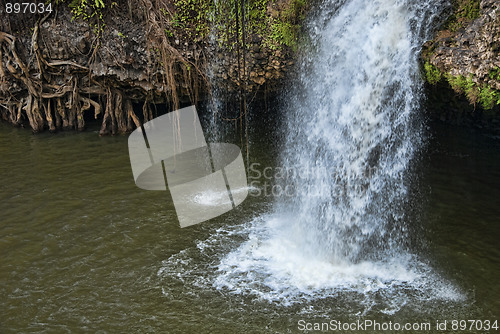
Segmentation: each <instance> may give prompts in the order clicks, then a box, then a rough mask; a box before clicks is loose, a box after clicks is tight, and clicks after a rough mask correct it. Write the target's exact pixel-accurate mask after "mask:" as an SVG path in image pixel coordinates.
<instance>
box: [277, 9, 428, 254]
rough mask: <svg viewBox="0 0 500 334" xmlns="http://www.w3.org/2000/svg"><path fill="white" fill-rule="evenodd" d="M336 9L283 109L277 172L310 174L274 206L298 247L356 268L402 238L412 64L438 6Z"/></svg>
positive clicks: (322, 20) (411, 137)
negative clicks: (285, 119) (285, 215)
mask: <svg viewBox="0 0 500 334" xmlns="http://www.w3.org/2000/svg"><path fill="white" fill-rule="evenodd" d="M336 4H337V2H336V1H328V2H326V3H325V4H324V8H323V10H322V12H321V14H319V15H318V17H316V18H315V20H314V23H313V24H312V26H311V27H310V31H311V40H312V41H313V43H314V44H313V47H314V49H316V50H317V52H316V53H315V54H313V55H310V56H309V57H308V58H306V59H304V61H303V63H302V67H301V76H300V82H301V85H300V86H299V87H300V88H299V89H300V90H296V91H295V92H294V96H292V97H291V98H290V103H289V110H290V112H291V115H290V117H289V126H288V129H287V134H288V141H287V145H286V149H285V154H284V157H283V160H284V161H283V165H284V166H286V168H287V169H291V170H298V171H304V170H307V171H309V173H308V175H307V177H304V176H303V175H301V177H299V178H297V179H295V180H292V181H293V183H294V185H293V186H294V189H295V190H296V191H295V193H296V194H297V196H295V197H294V198H292V199H291V200H288V199H286V201H281V202H279V205H280V206H281V209H282V210H283V211H286V212H293V216H294V217H296V218H294V219H293V221H290V229H292V230H293V233H292V234H291V235H292V236H294V235H295V236H300V240H298V242H300V243H301V245H302V246H301V247H303V248H306V249H308V250H309V251H311V252H312V253H314V255H315V256H320V257H323V258H325V259H327V260H330V261H333V262H335V263H341V262H345V263H356V262H359V261H362V260H374V259H380V258H382V257H386V256H388V255H390V254H388V253H394V252H398V249H399V248H401V247H402V245H403V244H404V241H405V240H406V239H407V238H408V235H406V233H407V227H406V225H405V224H406V223H405V218H406V217H405V211H406V210H407V205H408V204H409V203H408V201H407V199H408V182H409V181H410V178H411V175H409V174H408V169H409V165H410V164H411V162H412V158H413V156H414V155H415V151H416V150H418V148H419V146H420V141H421V140H420V138H421V129H422V126H421V125H420V123H421V122H419V121H420V120H419V118H418V114H419V110H418V109H419V102H420V80H419V73H418V60H417V56H418V49H419V47H420V45H422V44H423V42H424V41H425V40H424V39H423V38H425V36H427V35H428V30H429V28H430V27H431V25H430V24H429V18H431V17H432V16H433V13H435V12H436V9H435V8H434V7H435V6H436V2H435V1H398V0H387V1H362V0H353V1H348V2H346V3H345V4H344V5H343V6H341V7H340V9H339V10H338V11H337V12H336V13H335V14H331V12H330V11H329V10H327V9H328V8H331V7H335V5H336ZM300 174H303V173H296V175H300ZM283 202H284V203H283ZM283 204H284V205H283Z"/></svg>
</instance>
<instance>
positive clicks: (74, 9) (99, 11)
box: [55, 0, 118, 35]
mask: <svg viewBox="0 0 500 334" xmlns="http://www.w3.org/2000/svg"><path fill="white" fill-rule="evenodd" d="M64 2H65V0H55V3H56V4H59V3H64ZM117 5H118V4H117V3H116V2H115V1H113V2H109V1H106V0H70V1H69V3H68V7H69V8H71V13H72V14H73V17H72V20H77V19H81V20H85V21H89V24H90V25H91V27H93V29H94V33H95V34H96V35H100V34H101V33H102V32H103V30H104V27H105V26H106V24H105V23H104V10H105V9H106V8H113V7H115V6H117ZM91 21H92V22H91Z"/></svg>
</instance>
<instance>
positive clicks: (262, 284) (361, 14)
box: [160, 0, 465, 314]
mask: <svg viewBox="0 0 500 334" xmlns="http://www.w3.org/2000/svg"><path fill="white" fill-rule="evenodd" d="M439 7H440V4H439V3H438V2H436V1H431V0H424V1H416V0H379V1H363V0H350V1H343V2H342V1H335V0H327V1H325V2H324V3H323V4H322V6H321V8H320V9H319V10H318V14H317V15H316V16H314V19H313V20H311V23H310V24H309V28H308V31H309V40H310V43H311V45H310V49H311V51H310V52H309V53H308V55H307V56H305V57H304V59H303V61H302V63H301V65H300V73H301V74H300V78H299V82H298V83H296V87H298V88H296V89H294V90H293V91H292V92H291V93H290V94H289V95H288V97H289V102H288V106H287V119H288V121H287V123H288V126H287V129H286V134H287V135H286V136H287V139H286V141H285V143H286V145H285V147H284V149H283V154H282V157H281V163H282V167H283V168H285V169H286V170H288V171H291V172H292V173H291V175H293V177H292V178H287V179H286V180H284V181H283V182H284V184H283V186H285V187H291V189H293V191H292V192H290V193H293V195H290V196H287V195H286V194H284V195H283V196H280V197H278V198H276V199H275V203H273V205H272V208H271V209H270V210H269V211H270V212H268V213H265V214H261V215H258V216H257V217H255V218H254V219H253V220H252V221H251V222H249V223H246V224H243V225H242V224H239V225H237V226H235V227H228V228H223V229H219V230H218V231H217V232H215V233H214V235H213V236H212V237H211V238H209V239H208V240H205V241H202V242H200V243H199V244H198V249H199V250H200V251H201V252H204V251H207V250H209V251H207V252H213V250H214V249H216V248H217V247H218V245H220V243H221V239H224V238H227V236H228V235H235V234H236V235H240V236H243V237H244V238H246V241H244V242H242V243H240V244H239V245H237V246H235V247H234V248H233V249H232V250H230V251H228V252H225V254H221V255H220V257H221V259H220V261H218V263H217V264H216V265H215V266H214V268H213V269H214V270H215V272H216V274H215V276H213V277H211V278H210V279H208V280H205V281H204V283H203V284H210V285H211V286H212V287H215V288H217V289H219V290H221V291H229V292H231V293H235V294H243V295H252V296H256V297H257V298H259V299H263V300H268V301H278V302H281V303H283V304H285V305H290V304H293V303H296V302H298V301H303V300H311V299H318V298H325V297H328V296H334V295H338V294H339V293H342V292H347V293H348V294H349V293H350V294H351V297H353V298H354V299H359V300H360V301H361V302H362V303H363V304H364V305H365V310H367V309H370V308H371V307H373V305H375V304H380V305H382V306H380V309H381V311H382V312H384V313H389V314H390V313H393V312H396V311H397V310H399V309H400V308H401V307H402V306H403V305H405V304H408V303H411V302H412V301H423V300H443V301H451V300H454V301H459V300H462V299H463V298H465V297H464V296H463V294H462V293H461V292H460V291H459V290H458V289H456V288H455V287H454V286H453V284H451V283H449V282H446V280H444V279H442V278H441V277H440V276H439V275H438V274H437V273H435V272H434V270H433V269H432V268H431V266H430V265H428V264H426V262H425V261H424V260H422V259H420V258H419V257H418V256H416V255H415V254H414V253H412V251H411V247H409V246H408V245H409V242H408V240H411V238H412V237H414V236H412V235H411V231H412V229H411V226H410V225H411V224H418V223H419V222H418V221H415V220H414V219H412V217H411V215H409V214H408V212H410V211H411V210H410V208H411V206H412V205H414V203H412V201H411V199H410V198H411V196H410V190H411V187H410V186H411V184H412V182H413V181H414V177H413V176H412V173H411V171H410V169H411V164H412V162H413V160H414V158H415V154H416V152H418V150H419V148H420V147H421V145H422V144H421V142H422V140H421V137H422V131H423V127H422V126H421V125H420V123H421V122H420V121H419V117H418V114H419V108H420V105H419V103H420V100H421V79H420V77H419V70H418V52H419V49H420V46H421V45H422V44H423V42H424V41H425V40H426V39H427V38H428V36H429V34H430V32H431V29H432V25H433V23H434V22H435V20H436V18H437V16H438V14H439V13H438V8H439ZM282 131H283V130H282ZM304 171H307V172H304ZM183 261H184V262H186V258H184V257H183V254H179V255H178V256H173V257H172V258H170V259H169V260H168V261H165V263H164V265H165V266H164V268H163V269H162V270H160V274H161V272H162V271H165V272H171V271H175V270H179V267H178V265H179V263H181V262H183ZM186 268H187V267H185V268H184V270H187V271H188V272H189V270H188V269H186Z"/></svg>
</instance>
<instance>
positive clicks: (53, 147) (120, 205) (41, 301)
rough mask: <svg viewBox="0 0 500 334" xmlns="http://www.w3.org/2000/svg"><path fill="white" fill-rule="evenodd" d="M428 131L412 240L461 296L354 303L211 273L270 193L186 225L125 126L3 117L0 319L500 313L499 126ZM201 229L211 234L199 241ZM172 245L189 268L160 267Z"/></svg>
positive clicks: (35, 322) (61, 322)
mask: <svg viewBox="0 0 500 334" xmlns="http://www.w3.org/2000/svg"><path fill="white" fill-rule="evenodd" d="M270 131H271V130H270ZM431 132H433V133H434V136H433V137H432V138H430V139H429V140H428V141H429V145H428V147H427V149H426V153H425V154H424V156H426V157H427V158H424V159H422V160H423V161H422V162H421V164H422V166H421V167H419V170H420V174H421V177H420V179H421V181H420V184H419V188H420V195H421V197H422V198H423V204H422V207H423V208H425V212H424V213H423V214H422V217H423V218H422V221H421V222H418V223H419V226H420V227H419V228H418V229H416V231H418V233H420V236H419V238H420V239H421V240H422V242H421V249H420V252H421V253H422V254H424V255H425V256H426V257H427V258H428V261H429V262H430V263H432V265H433V267H434V268H435V270H436V271H437V272H439V273H440V274H441V275H442V277H443V279H444V280H447V281H449V282H451V283H453V284H454V285H455V286H457V287H458V289H459V290H460V291H461V293H462V294H463V295H464V296H465V297H464V298H465V299H464V300H461V301H459V302H453V301H450V302H443V301H440V302H433V301H429V303H422V304H420V305H403V306H401V308H400V309H399V310H398V311H397V312H395V313H394V314H385V313H383V312H380V311H378V310H377V308H376V307H372V308H370V309H368V311H367V312H365V313H362V311H363V309H362V308H360V307H359V305H358V304H355V303H353V304H352V305H351V304H350V303H351V302H350V295H349V294H344V295H343V294H339V295H337V296H334V297H328V296H325V298H324V299H318V300H306V299H305V300H304V301H303V302H302V303H296V304H293V305H290V306H285V305H281V304H279V303H272V302H267V301H264V300H259V298H258V297H255V296H251V295H245V294H234V293H231V292H230V291H224V290H218V289H216V288H215V287H213V286H212V285H211V283H210V280H211V278H213V277H214V272H213V270H214V268H215V267H216V266H217V263H218V262H219V260H220V258H221V257H222V256H223V255H224V254H227V253H228V252H229V251H231V250H232V249H234V248H235V247H237V246H238V245H239V244H240V243H241V241H242V240H243V238H241V239H238V237H235V238H232V239H231V238H230V237H227V235H229V234H230V232H231V229H228V231H229V232H227V233H226V232H224V231H225V230H224V229H225V228H226V227H228V226H232V227H234V226H236V227H238V226H244V224H245V223H247V222H248V221H249V220H251V219H252V218H254V217H256V216H259V215H260V214H262V213H265V212H266V211H268V210H269V207H270V205H271V204H272V199H271V198H269V197H260V198H256V197H249V198H248V199H247V200H246V201H245V202H244V203H243V204H242V205H241V206H239V207H237V208H236V209H235V210H233V211H231V212H229V213H227V214H225V215H223V216H221V217H218V218H216V219H214V220H213V221H210V222H206V223H202V224H200V225H196V226H193V227H190V228H186V229H180V228H179V227H178V222H177V219H176V215H175V210H174V207H173V205H172V203H171V200H170V198H169V195H168V192H154V191H143V190H140V189H138V188H137V187H136V186H135V184H134V182H133V179H132V173H131V168H130V164H129V158H128V150H127V137H126V136H118V137H105V138H100V137H99V136H98V135H97V133H95V132H94V131H88V132H84V133H58V134H56V135H51V134H41V135H32V134H31V132H30V131H28V130H23V129H15V128H12V127H10V126H9V125H6V124H3V123H0V173H1V174H0V175H1V180H2V182H1V184H0V333H20V332H23V333H66V332H68V333H69V332H71V333H82V332H89V333H295V332H300V331H299V330H298V326H297V322H298V321H299V320H300V319H306V320H308V321H314V320H316V321H319V320H321V319H323V320H324V319H328V320H330V319H341V320H343V321H348V320H356V319H360V318H362V317H366V318H370V319H378V320H380V321H389V320H391V321H393V322H394V321H405V322H406V321H412V322H413V321H430V322H432V323H435V321H436V320H439V319H443V320H444V319H491V320H495V319H496V320H500V284H499V277H500V243H499V240H500V220H499V217H500V206H499V198H500V139H499V138H494V137H487V136H484V135H481V134H478V133H475V132H472V131H468V130H464V131H462V130H458V129H456V128H451V129H450V128H446V127H441V126H437V125H436V126H433V127H432V131H431ZM272 148H273V144H272V142H270V141H267V140H264V141H262V142H256V143H254V146H253V149H252V151H251V152H252V159H253V161H269V160H271V161H272V160H273V159H272V157H273V156H274V154H273V153H272V152H273V151H272ZM242 228H243V227H242ZM221 230H222V232H221ZM224 233H226V234H224ZM204 240H210V242H211V243H212V244H217V245H218V247H217V248H216V249H215V248H214V249H212V250H209V251H205V252H203V253H200V252H198V251H197V249H199V248H200V241H204ZM200 254H202V255H200ZM176 256H179V258H180V259H181V260H182V259H184V260H186V259H188V260H189V261H191V262H190V263H189V265H194V266H195V269H196V270H193V271H192V272H190V273H188V274H186V273H181V272H162V274H159V271H160V269H161V268H164V266H165V261H167V262H168V261H169V259H172V258H173V257H176ZM179 268H180V267H179ZM401 293H404V291H403V292H401ZM360 312H361V314H360ZM353 332H355V331H353ZM446 332H452V331H451V330H448V331H446ZM466 332H467V331H466ZM468 332H470V331H468ZM472 332H474V331H472ZM483 332H488V331H483ZM490 332H495V331H490Z"/></svg>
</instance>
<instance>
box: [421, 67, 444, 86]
mask: <svg viewBox="0 0 500 334" xmlns="http://www.w3.org/2000/svg"><path fill="white" fill-rule="evenodd" d="M424 70H425V78H426V80H427V82H429V83H430V84H432V85H435V84H437V83H438V82H439V81H441V78H442V75H441V71H440V70H439V69H438V68H437V67H436V66H434V65H432V64H431V63H430V62H428V61H426V62H425V64H424Z"/></svg>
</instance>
